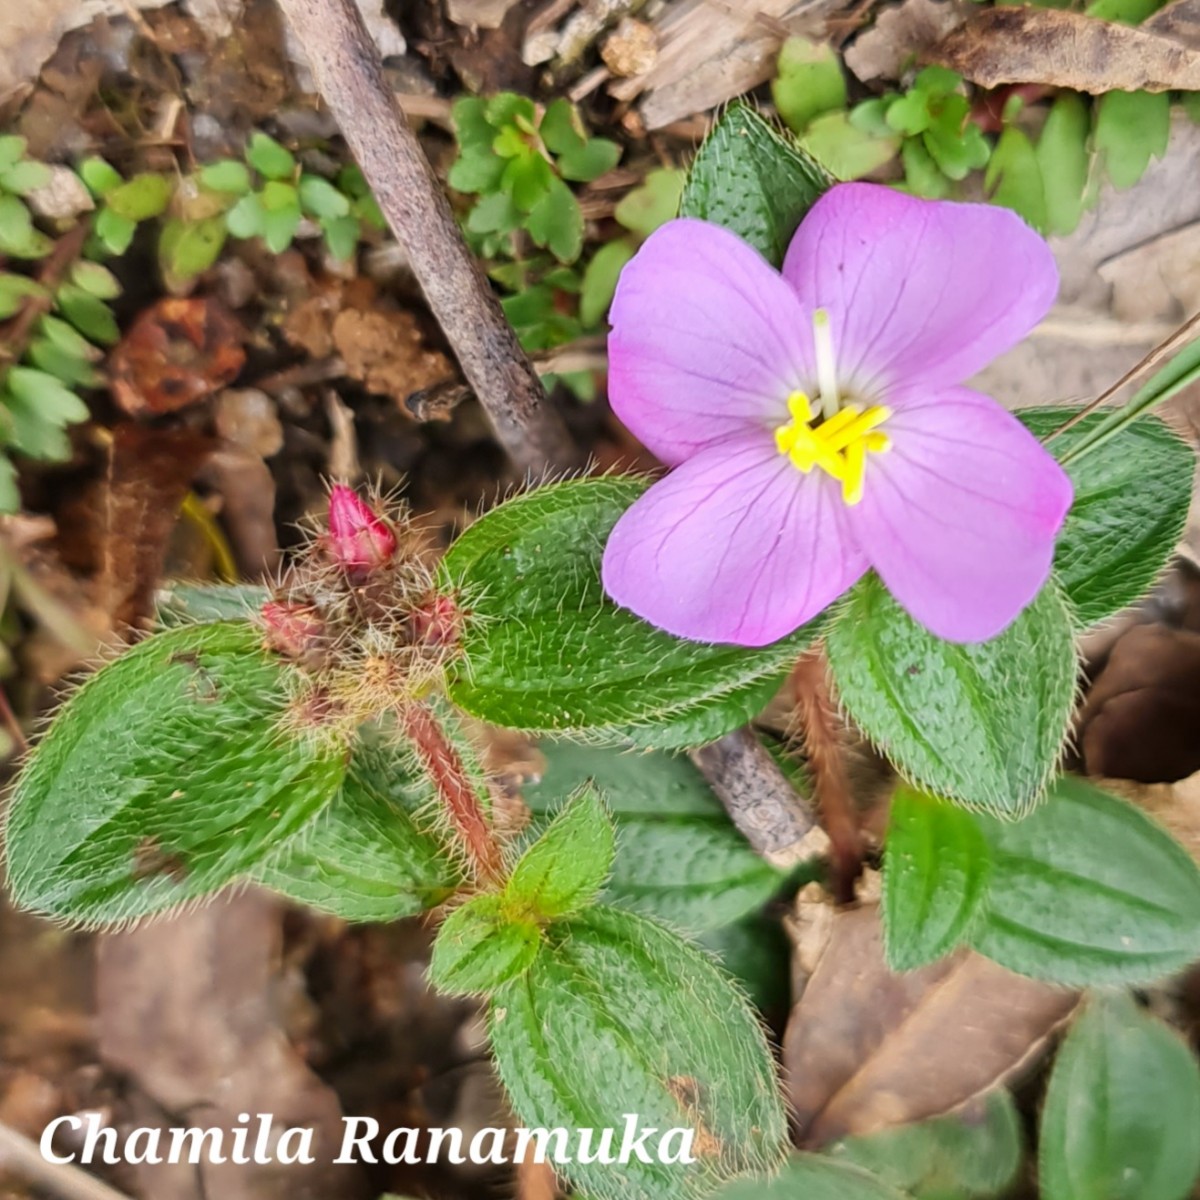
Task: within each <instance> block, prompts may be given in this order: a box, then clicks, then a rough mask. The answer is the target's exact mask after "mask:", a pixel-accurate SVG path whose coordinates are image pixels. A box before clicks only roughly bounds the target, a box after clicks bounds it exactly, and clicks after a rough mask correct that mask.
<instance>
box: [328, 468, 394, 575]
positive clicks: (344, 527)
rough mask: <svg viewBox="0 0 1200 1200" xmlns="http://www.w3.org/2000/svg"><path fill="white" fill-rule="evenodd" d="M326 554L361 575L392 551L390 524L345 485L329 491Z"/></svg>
mask: <svg viewBox="0 0 1200 1200" xmlns="http://www.w3.org/2000/svg"><path fill="white" fill-rule="evenodd" d="M329 553H330V555H331V556H332V558H333V560H334V562H336V563H337V564H338V566H340V567H342V568H343V569H344V570H346V571H349V572H351V573H352V574H365V573H366V572H368V571H371V570H374V569H375V568H376V567H381V566H383V565H384V563H386V562H389V561H390V560H391V558H392V556H393V555H394V554H395V553H396V535H395V533H394V532H393V531H392V527H391V526H390V525H389V524H388V523H387V522H386V521H385V520H384V519H383V518H382V517H381V516H379V514H378V513H376V512H375V511H374V510H372V509H371V508H370V507H369V506H368V505H367V504H366V503H364V501H363V500H362V499H360V498H359V496H357V495H356V494H355V493H354V492H353V491H352V490H351V489H350V488H348V487H346V486H345V484H341V483H335V484H334V485H333V488H332V489H331V490H330V493H329Z"/></svg>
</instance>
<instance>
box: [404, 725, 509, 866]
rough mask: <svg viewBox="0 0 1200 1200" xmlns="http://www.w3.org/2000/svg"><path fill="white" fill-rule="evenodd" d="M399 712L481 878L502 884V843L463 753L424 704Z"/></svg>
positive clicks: (409, 736) (407, 732) (405, 730)
mask: <svg viewBox="0 0 1200 1200" xmlns="http://www.w3.org/2000/svg"><path fill="white" fill-rule="evenodd" d="M397 715H398V717H399V719H400V725H401V727H402V728H403V730H404V732H405V733H406V734H407V735H408V738H409V741H411V742H412V746H413V749H414V750H415V751H416V752H417V757H418V758H419V759H420V760H421V765H422V766H423V767H424V768H425V771H426V773H427V774H428V775H429V778H430V780H432V782H433V786H434V788H435V789H436V790H437V794H438V796H439V797H440V799H441V801H442V804H443V805H444V807H445V809H446V813H447V814H448V815H449V817H450V821H451V823H452V824H453V826H454V831H455V833H456V834H458V837H459V840H460V841H461V842H462V844H463V846H464V847H465V849H466V851H467V855H468V857H469V858H470V860H471V866H472V868H473V870H474V872H475V876H476V878H477V880H478V881H479V882H480V883H486V884H498V883H502V882H503V880H504V863H503V860H502V859H501V857H500V846H499V843H498V842H497V841H496V839H495V836H494V834H493V833H492V826H491V823H490V822H489V821H488V819H487V816H486V815H485V814H484V811H483V808H482V807H481V806H480V803H479V795H478V793H477V792H476V790H475V785H474V783H473V782H472V780H471V777H470V775H469V774H468V773H467V769H466V767H465V766H464V765H463V761H462V757H461V755H460V754H459V753H458V751H457V750H456V749H455V748H454V746H453V745H452V744H451V743H450V741H449V739H448V738H447V737H446V734H445V731H444V730H443V729H442V727H441V725H439V724H438V722H437V719H436V718H435V717H434V715H433V713H431V712H430V711H429V709H427V708H426V707H424V705H421V704H406V705H403V706H402V707H401V708H400V709H399V711H398V713H397Z"/></svg>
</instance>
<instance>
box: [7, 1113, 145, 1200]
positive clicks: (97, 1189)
mask: <svg viewBox="0 0 1200 1200" xmlns="http://www.w3.org/2000/svg"><path fill="white" fill-rule="evenodd" d="M0 1170H5V1171H11V1172H12V1173H13V1174H14V1175H16V1176H18V1177H19V1178H21V1179H25V1180H27V1181H28V1182H29V1183H32V1184H33V1185H34V1186H35V1187H36V1188H38V1190H39V1191H43V1190H44V1191H46V1192H49V1193H51V1194H52V1195H54V1196H60V1197H61V1198H62V1200H129V1197H128V1196H126V1195H125V1193H124V1192H118V1191H117V1190H116V1189H115V1188H111V1187H109V1186H108V1184H107V1183H102V1182H101V1181H100V1180H99V1179H96V1178H95V1177H94V1176H92V1175H89V1174H88V1173H87V1172H86V1171H81V1170H80V1169H79V1168H78V1167H73V1166H71V1165H70V1164H68V1163H60V1162H55V1161H54V1160H53V1159H45V1158H43V1157H42V1154H41V1151H40V1150H39V1149H38V1147H37V1146H36V1145H35V1144H34V1143H33V1142H31V1141H30V1140H29V1139H28V1138H27V1137H26V1136H25V1135H24V1134H23V1133H18V1132H17V1131H16V1130H15V1129H12V1128H10V1127H9V1126H8V1125H5V1124H3V1123H0Z"/></svg>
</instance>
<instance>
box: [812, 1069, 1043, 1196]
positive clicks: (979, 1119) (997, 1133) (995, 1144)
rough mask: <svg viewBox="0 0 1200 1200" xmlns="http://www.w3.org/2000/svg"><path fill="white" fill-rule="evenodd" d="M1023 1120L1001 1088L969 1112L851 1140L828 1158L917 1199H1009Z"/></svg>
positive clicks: (972, 1105) (834, 1148)
mask: <svg viewBox="0 0 1200 1200" xmlns="http://www.w3.org/2000/svg"><path fill="white" fill-rule="evenodd" d="M1022 1140H1023V1139H1022V1134H1021V1116H1020V1114H1019V1113H1018V1112H1017V1107H1016V1105H1015V1104H1014V1103H1013V1100H1012V1096H1010V1095H1009V1093H1008V1092H1007V1091H1005V1090H1004V1089H1003V1088H999V1089H997V1090H996V1091H994V1092H990V1093H989V1094H988V1095H987V1096H985V1097H978V1098H976V1099H975V1100H973V1101H971V1102H970V1104H969V1105H968V1107H967V1109H966V1110H965V1111H959V1112H955V1113H951V1114H950V1115H948V1116H944V1117H935V1118H933V1120H930V1121H918V1122H916V1123H915V1124H912V1125H901V1126H898V1127H897V1128H894V1129H885V1130H883V1131H881V1132H880V1133H873V1134H871V1135H870V1136H866V1137H855V1138H848V1139H847V1140H846V1141H844V1142H839V1143H837V1144H836V1145H834V1146H831V1147H829V1149H828V1150H827V1151H826V1153H827V1154H828V1155H829V1157H830V1158H832V1159H835V1160H837V1161H839V1162H849V1163H853V1164H855V1165H856V1166H859V1167H862V1168H863V1169H864V1170H867V1171H871V1172H872V1173H874V1174H875V1175H877V1176H878V1177H879V1178H880V1179H882V1180H884V1181H885V1182H886V1183H890V1184H891V1185H892V1186H893V1187H895V1188H897V1189H898V1190H900V1191H901V1192H903V1193H904V1194H905V1195H906V1196H912V1197H914V1200H966V1198H967V1197H972V1198H976V1197H977V1198H980V1200H982V1198H983V1197H993V1196H1003V1195H1007V1194H1008V1192H1009V1190H1010V1188H1011V1186H1012V1183H1013V1180H1014V1177H1015V1176H1016V1174H1017V1171H1018V1170H1019V1169H1020V1166H1021V1156H1022V1152H1023V1146H1022Z"/></svg>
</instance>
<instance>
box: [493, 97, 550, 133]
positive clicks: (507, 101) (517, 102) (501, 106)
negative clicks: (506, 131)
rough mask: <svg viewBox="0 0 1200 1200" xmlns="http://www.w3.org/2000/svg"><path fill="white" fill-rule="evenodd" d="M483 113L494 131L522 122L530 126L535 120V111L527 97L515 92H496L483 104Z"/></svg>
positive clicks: (518, 124)
mask: <svg viewBox="0 0 1200 1200" xmlns="http://www.w3.org/2000/svg"><path fill="white" fill-rule="evenodd" d="M484 112H485V114H486V117H487V121H488V124H490V125H491V126H492V128H493V130H495V129H501V128H503V127H504V126H505V125H517V126H518V127H519V126H520V125H521V123H522V122H523V123H524V124H525V125H526V126H532V125H533V123H534V121H535V120H536V119H537V109H536V108H535V107H534V103H533V101H532V100H530V99H529V97H528V96H519V95H518V94H517V93H516V92H497V93H496V95H494V96H492V97H491V98H490V99H488V100H487V101H486V102H485V104H484Z"/></svg>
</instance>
